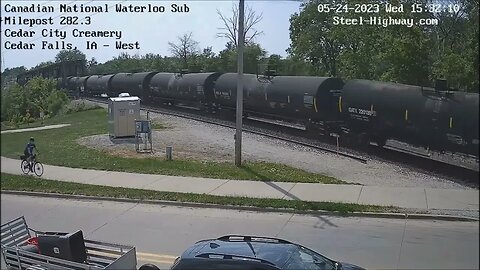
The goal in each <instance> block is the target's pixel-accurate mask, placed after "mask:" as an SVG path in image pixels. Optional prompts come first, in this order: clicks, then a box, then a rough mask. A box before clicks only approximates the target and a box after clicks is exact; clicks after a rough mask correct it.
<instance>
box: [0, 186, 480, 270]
mask: <svg viewBox="0 0 480 270" xmlns="http://www.w3.org/2000/svg"><path fill="white" fill-rule="evenodd" d="M22 215H24V216H25V218H26V220H27V223H28V224H29V226H30V227H32V228H34V229H38V230H47V231H63V232H71V231H74V230H78V229H81V230H83V232H84V234H85V237H86V238H88V239H92V240H99V241H106V242H114V243H120V244H127V245H134V246H135V247H136V249H137V258H138V261H139V264H138V266H140V265H141V264H143V263H147V262H150V263H154V264H156V265H157V266H159V267H162V268H163V269H165V268H168V267H169V266H170V264H171V262H172V261H173V260H174V258H175V257H176V256H178V255H180V254H181V252H182V251H183V250H185V249H186V248H188V247H189V246H190V245H191V244H193V243H195V242H196V241H197V240H200V239H205V238H215V237H219V236H222V235H226V234H246V235H261V236H271V237H280V238H283V239H287V240H290V241H293V242H298V243H301V244H303V245H305V246H307V247H310V248H312V249H314V250H316V251H318V252H320V253H322V254H324V255H326V256H328V257H331V258H332V259H338V260H341V261H347V262H350V263H354V264H358V265H360V266H363V267H366V268H369V269H478V268H479V255H478V254H479V231H478V229H479V223H478V222H453V221H431V220H405V219H382V218H378V219H377V218H361V217H329V216H309V215H296V214H279V213H257V212H248V211H235V210H222V209H202V208H188V207H172V206H161V205H144V204H135V203H118V202H107V201H80V200H65V199H51V198H39V197H28V196H14V195H4V194H2V197H1V222H2V224H3V223H5V222H7V221H9V220H11V219H14V218H16V217H18V216H22ZM2 261H3V260H2ZM2 268H4V265H3V262H2Z"/></svg>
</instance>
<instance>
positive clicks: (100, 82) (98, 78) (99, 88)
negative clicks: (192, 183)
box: [86, 74, 115, 96]
mask: <svg viewBox="0 0 480 270" xmlns="http://www.w3.org/2000/svg"><path fill="white" fill-rule="evenodd" d="M114 75H115V74H110V75H92V76H90V77H89V78H88V79H87V81H86V91H87V93H88V94H89V95H94V96H95V95H101V94H107V95H109V96H113V95H112V93H110V89H111V86H110V85H111V81H112V78H113V76H114Z"/></svg>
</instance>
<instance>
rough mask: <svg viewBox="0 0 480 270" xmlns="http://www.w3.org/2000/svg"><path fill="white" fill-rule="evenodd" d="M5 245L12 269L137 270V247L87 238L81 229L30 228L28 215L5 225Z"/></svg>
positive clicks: (3, 248)
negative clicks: (50, 229) (63, 230)
mask: <svg viewBox="0 0 480 270" xmlns="http://www.w3.org/2000/svg"><path fill="white" fill-rule="evenodd" d="M1 248H2V255H3V259H4V261H5V264H6V266H7V268H8V269H18V270H50V269H68V270H70V269H71V270H83V269H85V270H86V269H95V270H99V269H100V270H101V269H131V270H135V269H137V257H136V252H135V247H133V246H127V245H120V244H112V243H105V242H99V241H94V240H89V239H84V238H83V232H82V231H81V230H78V231H76V232H74V233H62V232H41V231H37V230H34V229H31V228H29V227H28V225H27V223H26V221H25V217H24V216H21V217H18V218H16V219H14V220H12V221H10V222H7V223H5V224H2V226H1ZM145 266H147V265H145ZM148 267H149V266H147V268H145V267H144V266H142V267H141V268H140V269H150V268H148ZM151 269H155V268H151ZM157 269H158V268H157Z"/></svg>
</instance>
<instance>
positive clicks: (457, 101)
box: [446, 92, 479, 157]
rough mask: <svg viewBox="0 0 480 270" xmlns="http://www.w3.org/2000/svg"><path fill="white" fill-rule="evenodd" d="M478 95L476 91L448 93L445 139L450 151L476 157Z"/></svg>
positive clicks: (477, 153)
mask: <svg viewBox="0 0 480 270" xmlns="http://www.w3.org/2000/svg"><path fill="white" fill-rule="evenodd" d="M478 98H479V95H478V93H466V92H453V93H450V98H449V100H450V117H449V119H448V130H447V132H446V139H447V140H448V141H449V142H450V143H451V144H452V147H451V148H452V151H454V152H463V153H466V154H471V155H475V156H477V157H478V155H479V149H478V146H479V145H478V143H479V138H478V137H479V130H478V121H479V107H478V106H479V101H478Z"/></svg>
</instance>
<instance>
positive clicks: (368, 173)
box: [78, 105, 470, 189]
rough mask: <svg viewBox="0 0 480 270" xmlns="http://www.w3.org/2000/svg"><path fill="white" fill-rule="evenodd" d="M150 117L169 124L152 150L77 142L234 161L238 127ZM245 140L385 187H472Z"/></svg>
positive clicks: (313, 168)
mask: <svg viewBox="0 0 480 270" xmlns="http://www.w3.org/2000/svg"><path fill="white" fill-rule="evenodd" d="M103 107H105V105H104V106H103ZM142 114H144V113H143V112H142ZM150 118H151V119H152V121H154V122H160V123H162V124H163V125H164V126H166V127H167V128H166V129H161V130H154V131H153V132H152V138H153V149H154V153H153V154H141V153H137V152H136V151H135V143H134V139H131V138H130V139H115V140H110V138H109V136H108V135H107V134H102V135H94V136H89V137H85V138H81V139H79V140H78V143H80V144H82V145H85V146H87V147H90V148H95V149H98V150H102V151H106V152H109V153H111V154H115V155H122V156H128V157H135V158H145V157H152V156H153V157H158V158H162V159H163V158H165V148H166V147H167V146H172V147H173V158H174V159H179V158H180V159H194V160H205V161H217V162H222V161H228V162H233V160H234V134H235V130H234V129H230V128H225V127H220V126H217V125H212V124H206V123H203V122H198V121H194V120H189V119H184V118H180V117H175V116H169V115H162V114H158V113H150ZM242 143H243V144H242V148H243V149H242V153H243V156H242V157H243V160H247V161H266V162H272V163H281V164H285V165H289V166H292V167H296V168H299V169H303V170H305V171H309V172H314V173H321V174H324V175H328V176H333V177H335V178H337V179H340V180H343V181H347V182H352V183H359V184H363V185H372V186H385V187H425V188H449V189H470V188H469V187H466V186H463V185H461V184H459V183H456V182H454V181H451V180H450V179H447V178H445V177H442V176H435V175H431V174H430V173H428V172H422V171H420V170H418V169H414V168H408V167H403V166H402V165H401V164H395V163H393V162H386V161H381V160H375V159H369V160H368V162H367V164H363V163H360V162H358V161H355V160H352V159H348V158H345V157H341V156H337V155H336V154H332V153H326V152H322V151H320V150H315V149H311V148H308V147H303V146H299V145H296V144H293V143H288V142H284V141H280V140H276V139H271V138H265V137H263V136H260V135H254V134H249V133H244V134H243V142H242Z"/></svg>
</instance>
